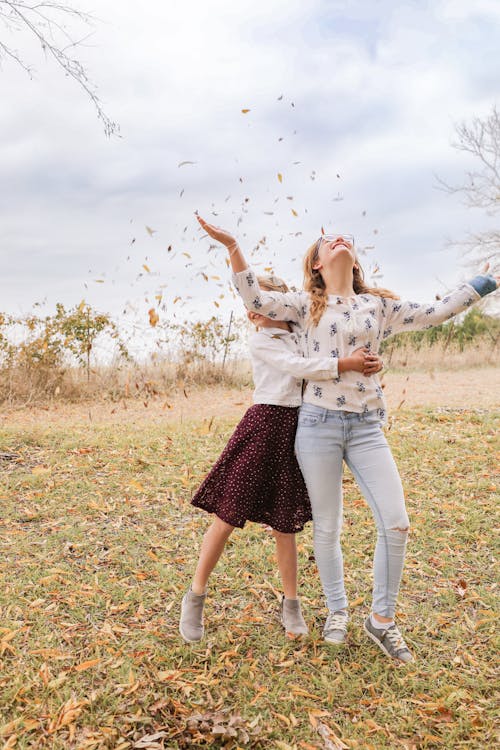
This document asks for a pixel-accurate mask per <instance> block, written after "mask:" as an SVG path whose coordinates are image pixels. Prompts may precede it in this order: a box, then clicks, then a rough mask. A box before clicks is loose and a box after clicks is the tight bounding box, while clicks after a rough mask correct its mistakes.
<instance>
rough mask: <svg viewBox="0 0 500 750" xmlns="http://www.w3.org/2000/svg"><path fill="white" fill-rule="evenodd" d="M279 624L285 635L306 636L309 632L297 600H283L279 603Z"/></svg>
mask: <svg viewBox="0 0 500 750" xmlns="http://www.w3.org/2000/svg"><path fill="white" fill-rule="evenodd" d="M281 624H282V625H283V627H284V628H285V630H286V632H287V633H291V634H292V635H307V633H308V632H309V630H308V628H307V625H306V623H305V622H304V618H303V617H302V612H301V610H300V602H299V600H298V599H285V597H283V599H282V601H281Z"/></svg>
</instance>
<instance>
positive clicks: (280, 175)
mask: <svg viewBox="0 0 500 750" xmlns="http://www.w3.org/2000/svg"><path fill="white" fill-rule="evenodd" d="M278 180H279V181H280V182H283V175H282V174H281V172H278Z"/></svg>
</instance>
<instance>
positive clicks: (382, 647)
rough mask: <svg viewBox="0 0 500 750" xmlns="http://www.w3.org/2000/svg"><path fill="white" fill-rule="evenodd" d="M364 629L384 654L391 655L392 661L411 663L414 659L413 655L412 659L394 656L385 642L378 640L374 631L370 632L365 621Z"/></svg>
mask: <svg viewBox="0 0 500 750" xmlns="http://www.w3.org/2000/svg"><path fill="white" fill-rule="evenodd" d="M363 630H364V631H365V633H366V635H367V636H368V637H369V638H371V640H372V641H373V642H374V643H376V644H377V646H378V647H379V649H380V650H381V651H383V652H384V654H385V655H386V656H388V657H389V659H392V661H395V662H396V663H397V664H411V662H412V661H413V657H412V658H411V659H410V661H403V660H402V659H398V657H397V656H393V655H392V654H390V653H389V652H388V650H387V649H386V647H385V646H384V644H383V643H381V642H380V641H379V640H378V638H377V636H376V635H374V634H373V633H371V632H370V631H369V630H368V628H367V627H366V623H363Z"/></svg>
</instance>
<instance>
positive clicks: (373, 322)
mask: <svg viewBox="0 0 500 750" xmlns="http://www.w3.org/2000/svg"><path fill="white" fill-rule="evenodd" d="M474 281H475V280H474ZM233 283H234V285H235V287H236V289H237V291H238V292H239V294H240V295H241V297H242V299H243V302H244V303H245V306H246V307H247V308H248V309H249V310H254V311H255V312H259V313H261V314H262V315H265V316H267V317H269V318H275V319H277V320H288V321H291V322H294V323H296V324H297V325H298V326H299V327H300V328H301V329H302V333H303V335H302V341H303V347H304V354H305V356H306V357H325V356H326V357H332V358H339V357H347V356H349V355H351V354H352V353H353V351H354V350H355V349H358V348H359V347H361V346H366V347H367V348H368V349H370V350H371V351H372V352H376V353H377V352H378V350H379V346H380V343H381V341H382V340H383V339H386V338H388V337H389V336H392V335H393V334H395V333H399V332H401V331H416V330H423V329H426V328H432V327H433V326H435V325H438V324H439V323H442V322H443V321H445V320H448V319H449V318H452V317H453V316H455V315H457V313H460V312H462V311H463V310H465V309H466V308H467V307H469V306H470V305H472V304H473V303H474V302H476V300H478V299H480V296H481V295H480V294H479V293H478V292H477V291H476V289H475V288H474V286H472V285H471V284H468V283H464V284H460V286H458V287H457V288H456V289H455V290H454V291H452V292H450V293H449V294H447V295H446V296H445V297H443V299H441V300H439V301H436V302H432V303H430V304H421V303H419V302H407V301H402V300H393V299H390V298H386V297H377V296H375V295H372V294H356V295H354V296H353V297H348V298H345V297H337V296H335V295H331V294H330V295H328V305H327V308H326V310H325V312H324V313H323V315H322V317H321V319H320V321H319V324H318V325H317V326H313V325H312V324H310V323H309V322H308V317H309V304H310V300H309V294H308V293H307V292H288V293H286V294H283V293H280V292H265V291H263V290H261V289H260V288H259V284H258V282H257V278H256V275H255V273H254V271H253V270H252V269H251V268H247V269H246V270H245V271H241V272H240V273H235V274H233ZM494 287H496V284H494ZM303 400H304V402H305V403H309V404H316V405H317V406H323V407H325V408H327V409H335V410H342V411H351V412H357V413H366V412H368V411H372V410H376V411H377V413H378V415H379V417H380V418H381V419H382V420H385V417H386V405H385V400H384V393H383V390H382V387H381V384H380V380H379V378H378V375H370V376H364V375H362V374H361V373H359V372H354V371H347V372H343V373H341V374H340V375H338V377H336V378H334V379H332V380H329V381H323V382H321V381H315V380H313V379H310V380H309V381H308V383H307V386H306V390H305V393H304V399H303Z"/></svg>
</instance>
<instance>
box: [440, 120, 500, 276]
mask: <svg viewBox="0 0 500 750" xmlns="http://www.w3.org/2000/svg"><path fill="white" fill-rule="evenodd" d="M456 134H457V137H458V140H457V141H455V142H454V143H453V144H452V145H453V148H455V149H457V150H458V151H463V152H466V153H468V154H471V156H473V157H475V159H476V160H477V162H478V165H477V168H475V169H473V170H472V171H468V172H466V175H465V177H466V179H465V182H464V183H463V184H462V185H454V186H453V185H449V184H448V183H447V182H445V181H444V180H442V179H441V178H439V177H438V178H437V182H438V186H439V188H440V189H441V190H445V191H446V192H447V193H450V194H452V195H456V194H458V195H461V196H462V198H463V200H464V203H465V205H466V206H468V207H469V208H481V209H483V210H484V211H485V212H486V214H487V215H488V216H495V215H497V214H498V212H499V210H500V114H499V112H498V110H497V108H496V107H493V109H492V110H491V113H490V115H489V116H488V117H486V118H485V119H480V118H479V117H475V118H474V119H473V120H472V122H471V124H470V125H467V124H466V123H461V124H460V125H457V127H456ZM447 244H448V246H449V247H450V246H453V247H458V248H460V249H461V251H462V255H463V257H464V259H465V262H466V265H467V266H469V267H471V268H473V269H474V270H477V269H478V268H479V269H480V270H484V269H486V268H487V269H488V272H489V273H492V274H498V273H500V229H490V230H487V231H485V232H478V233H476V234H470V235H469V236H468V237H466V239H465V240H462V241H453V240H450V241H449V242H448V243H447Z"/></svg>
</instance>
